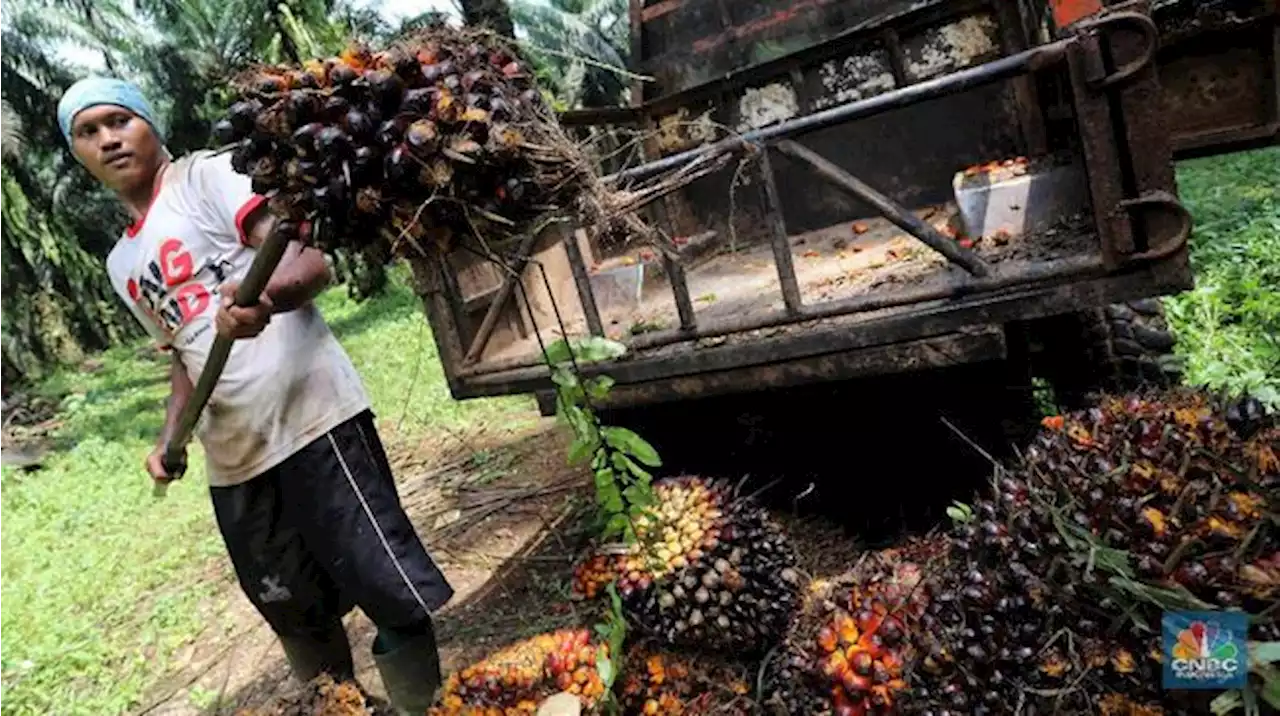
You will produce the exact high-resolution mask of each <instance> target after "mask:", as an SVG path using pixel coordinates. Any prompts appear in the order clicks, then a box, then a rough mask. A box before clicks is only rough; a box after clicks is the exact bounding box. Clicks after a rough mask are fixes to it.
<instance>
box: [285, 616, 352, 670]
mask: <svg viewBox="0 0 1280 716" xmlns="http://www.w3.org/2000/svg"><path fill="white" fill-rule="evenodd" d="M280 645H281V646H283V647H284V656H285V659H286V660H288V662H289V669H290V670H291V671H292V672H293V675H294V677H296V678H297V679H298V680H299V681H302V682H303V683H306V682H308V681H311V680H312V679H314V678H316V677H317V676H319V675H320V674H321V673H327V674H329V676H331V677H333V678H334V679H335V680H337V681H342V680H344V679H351V678H354V677H355V672H356V669H355V665H354V664H352V661H351V643H350V642H348V641H347V631H346V630H345V629H343V628H342V622H335V623H334V624H333V625H332V626H330V627H329V629H328V630H327V631H321V632H319V633H317V634H309V635H304V636H282V637H280Z"/></svg>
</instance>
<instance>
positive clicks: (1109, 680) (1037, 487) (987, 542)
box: [903, 388, 1280, 714]
mask: <svg viewBox="0 0 1280 716" xmlns="http://www.w3.org/2000/svg"><path fill="white" fill-rule="evenodd" d="M1277 510H1280V428H1277V427H1276V426H1275V424H1274V421H1273V420H1272V419H1270V418H1268V417H1266V416H1265V415H1264V414H1263V413H1262V411H1261V410H1260V407H1259V406H1258V405H1257V404H1256V403H1253V402H1250V401H1244V402H1236V403H1226V402H1225V401H1222V400H1218V399H1216V398H1214V397H1213V396H1211V395H1209V394H1208V393H1206V392H1203V391H1200V390H1195V389H1187V388H1180V389H1175V390H1172V391H1166V392H1161V393H1151V394H1129V395H1122V396H1102V397H1101V398H1100V399H1099V400H1098V402H1097V403H1096V404H1095V405H1094V406H1092V407H1090V408H1088V409H1086V410H1082V411H1079V412H1076V413H1073V414H1070V415H1063V416H1055V417H1053V418H1047V419H1046V420H1045V421H1044V429H1043V430H1042V431H1041V432H1040V433H1039V434H1038V435H1037V437H1036V439H1035V441H1034V443H1033V444H1032V445H1031V446H1030V447H1029V448H1028V449H1027V450H1026V453H1025V457H1024V459H1023V460H1022V462H1021V464H1020V465H1018V466H1017V467H1016V469H1014V470H1012V471H1009V472H1006V473H1004V474H1002V475H1001V476H999V478H998V479H997V481H996V485H995V490H994V492H993V494H992V495H991V496H990V497H984V498H982V499H979V500H977V501H976V503H975V504H974V505H973V510H972V514H971V519H966V520H962V521H961V522H959V523H958V524H957V525H956V526H955V527H954V529H953V530H952V531H951V533H950V535H949V538H950V544H951V550H950V555H949V560H948V563H947V566H946V568H945V569H943V570H939V572H938V573H937V574H936V575H933V576H931V578H930V579H929V580H927V584H926V590H927V593H928V601H929V604H928V607H927V609H926V612H925V615H924V617H923V618H922V619H921V622H920V632H919V633H920V638H919V639H918V640H917V641H918V644H919V649H918V651H919V653H920V658H919V661H918V663H917V664H915V665H914V673H915V677H916V678H915V679H914V683H913V684H912V698H911V699H910V700H909V701H908V702H907V703H906V705H905V707H904V709H903V713H933V714H940V713H966V714H996V713H1005V712H1006V711H1010V709H1011V706H1010V705H1011V704H1022V705H1023V708H1024V710H1025V712H1028V713H1053V712H1061V713H1068V712H1070V713H1094V712H1096V709H1097V708H1101V707H1102V705H1104V704H1105V705H1106V706H1107V708H1108V709H1110V710H1111V712H1113V713H1129V714H1138V713H1170V714H1172V713H1207V709H1208V706H1207V703H1206V702H1205V701H1204V700H1203V699H1201V698H1200V696H1201V695H1203V694H1205V693H1206V692H1178V691H1163V690H1161V689H1160V683H1161V678H1160V671H1161V665H1162V659H1163V658H1164V657H1163V656H1162V652H1161V649H1162V646H1161V635H1160V633H1159V631H1158V630H1159V625H1160V620H1161V613H1162V611H1163V610H1165V609H1196V610H1206V611H1214V610H1243V611H1245V612H1248V613H1250V614H1253V615H1261V614H1263V613H1264V610H1266V609H1267V608H1268V607H1272V606H1274V604H1275V603H1276V600H1277V598H1280V583H1277V581H1276V580H1275V579H1274V576H1275V571H1274V567H1275V566H1276V563H1277V551H1278V550H1280V536H1278V535H1277V528H1276V525H1275V522H1274V519H1275V517H1274V516H1275V515H1276V514H1277ZM1272 611H1273V612H1274V610H1272ZM1275 626H1276V615H1275V614H1274V613H1272V614H1270V615H1269V616H1265V617H1262V618H1260V619H1258V620H1257V623H1256V624H1255V625H1254V626H1253V627H1252V629H1251V637H1252V638H1255V639H1272V638H1275V635H1276V631H1275ZM1210 695H1212V694H1211V693H1210Z"/></svg>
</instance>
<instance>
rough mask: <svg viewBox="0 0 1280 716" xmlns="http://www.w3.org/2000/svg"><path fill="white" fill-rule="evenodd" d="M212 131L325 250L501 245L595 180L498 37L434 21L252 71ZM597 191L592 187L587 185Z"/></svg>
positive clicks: (571, 201) (256, 184)
mask: <svg viewBox="0 0 1280 716" xmlns="http://www.w3.org/2000/svg"><path fill="white" fill-rule="evenodd" d="M232 90H233V92H234V93H235V102H234V104H232V105H231V106H230V108H229V110H228V111H227V113H226V115H225V117H224V118H223V119H222V120H221V121H219V122H218V123H217V124H216V125H215V127H214V134H215V139H216V141H218V142H219V143H221V144H223V145H224V146H231V147H233V149H232V151H233V154H232V164H233V166H234V167H235V169H236V171H237V172H240V173H241V174H245V175H247V176H250V177H252V179H253V189H254V191H255V192H257V193H259V194H262V195H265V196H267V197H269V206H270V208H271V211H272V212H273V213H274V214H275V215H277V216H278V217H279V218H280V219H282V220H283V221H284V223H285V226H286V229H287V230H288V231H291V232H293V231H300V232H301V233H300V236H302V238H304V239H307V240H309V241H311V242H312V243H314V244H316V245H318V246H320V247H321V248H323V249H326V250H330V249H336V248H338V247H348V248H352V249H357V250H363V249H364V248H366V247H367V246H368V245H369V244H371V243H376V242H382V243H383V244H386V245H385V246H384V252H383V253H384V255H385V256H384V258H388V259H389V255H390V254H391V253H392V249H395V250H396V251H404V250H406V249H407V248H408V247H409V246H413V247H415V248H416V249H418V250H425V249H426V248H430V247H436V248H439V249H441V250H448V249H449V248H451V247H453V246H454V245H456V243H457V242H458V241H460V240H462V239H464V238H465V237H472V238H475V237H480V238H482V239H483V242H484V244H485V245H486V246H489V247H502V246H504V242H505V241H507V240H508V239H511V238H513V237H514V236H516V235H518V234H520V233H522V232H524V231H530V230H531V226H532V224H534V223H536V222H535V220H536V219H538V218H539V217H542V216H544V215H546V214H547V212H549V211H552V210H555V209H564V210H574V209H575V208H576V207H577V208H580V207H579V204H578V202H579V201H580V200H583V197H584V196H585V193H584V187H585V186H587V185H588V184H591V182H592V181H593V180H594V174H593V173H592V170H591V165H590V163H589V162H587V161H585V159H584V156H583V155H582V154H581V153H580V151H579V149H578V148H577V146H576V145H575V144H574V143H573V142H572V141H570V140H568V138H567V137H566V136H565V135H564V133H563V131H562V130H561V128H560V127H559V125H557V124H556V121H555V117H554V114H553V112H552V111H551V110H550V108H549V107H548V105H547V104H546V102H545V100H544V99H543V97H542V94H541V93H540V91H539V89H538V87H537V86H536V84H535V82H534V78H533V73H532V71H531V69H530V67H529V65H528V64H527V63H526V62H525V61H524V60H523V59H521V57H520V56H519V53H518V52H517V50H516V48H515V46H514V44H512V43H511V42H510V41H509V40H506V39H505V38H502V37H501V36H500V35H497V34H494V33H492V32H489V31H486V30H481V29H475V28H454V27H449V26H447V25H443V24H437V25H432V26H429V27H426V28H423V29H422V30H419V31H417V32H415V33H413V34H411V35H408V36H406V37H405V38H403V39H401V40H399V41H397V42H395V43H393V44H391V45H390V46H388V47H387V48H386V49H383V50H377V51H375V50H374V49H372V48H371V47H369V46H368V45H366V44H363V43H359V42H353V43H352V44H351V45H350V46H349V47H348V48H347V49H346V50H344V51H343V52H342V53H340V54H339V55H338V56H337V57H329V58H323V59H313V60H309V61H307V62H304V63H302V64H301V66H298V65H275V66H263V67H257V68H254V69H252V70H250V71H248V72H246V73H245V74H244V75H243V76H241V77H239V78H238V79H237V80H236V81H235V82H234V83H233V85H232ZM591 185H592V186H595V185H594V184H591Z"/></svg>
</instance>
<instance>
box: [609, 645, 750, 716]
mask: <svg viewBox="0 0 1280 716" xmlns="http://www.w3.org/2000/svg"><path fill="white" fill-rule="evenodd" d="M626 664H627V669H626V673H625V674H624V675H623V679H622V687H621V690H620V692H619V696H618V699H619V702H620V703H621V705H622V713H623V714H626V715H627V716H657V715H658V714H661V715H662V716H706V715H709V714H713V713H714V714H724V715H725V716H736V715H743V716H745V714H747V713H751V709H750V705H751V704H750V702H749V700H748V699H747V694H748V693H750V691H751V687H750V686H749V684H748V682H747V679H746V677H747V674H746V673H745V670H744V669H743V668H741V667H738V666H734V665H731V664H724V663H718V662H707V661H705V660H697V661H695V660H692V659H689V658H687V657H684V656H681V655H678V654H672V653H669V652H665V651H662V650H661V649H654V648H651V647H648V646H638V647H635V648H633V649H631V650H630V652H629V653H628V654H627V660H626Z"/></svg>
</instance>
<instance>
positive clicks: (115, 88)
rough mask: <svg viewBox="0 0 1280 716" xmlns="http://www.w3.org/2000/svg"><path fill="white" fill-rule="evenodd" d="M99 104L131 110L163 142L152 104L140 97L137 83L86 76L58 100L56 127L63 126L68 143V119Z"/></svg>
mask: <svg viewBox="0 0 1280 716" xmlns="http://www.w3.org/2000/svg"><path fill="white" fill-rule="evenodd" d="M101 104H111V105H116V106H117V107H124V108H125V109H127V110H129V111H130V112H133V113H134V114H136V115H138V116H139V117H141V118H142V119H144V120H146V122H147V124H149V125H151V129H152V130H153V131H154V132H155V133H156V136H157V137H159V138H160V141H162V142H163V141H164V135H163V134H162V133H161V132H160V126H159V124H158V123H157V122H156V116H155V112H154V111H152V109H151V103H149V102H147V98H146V97H143V96H142V90H140V89H138V87H137V85H135V84H133V83H132V82H126V81H124V80H120V79H115V78H114V77H88V78H86V79H83V80H80V81H79V82H77V83H75V84H73V85H71V87H69V88H67V91H66V92H65V93H63V95H62V99H61V100H59V101H58V126H59V127H61V128H62V136H64V137H66V140H67V144H70V143H71V122H72V120H74V119H75V118H76V115H77V114H80V113H81V112H83V111H84V110H86V109H89V108H90V107H96V106H98V105H101Z"/></svg>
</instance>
